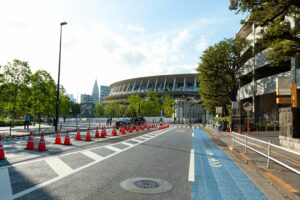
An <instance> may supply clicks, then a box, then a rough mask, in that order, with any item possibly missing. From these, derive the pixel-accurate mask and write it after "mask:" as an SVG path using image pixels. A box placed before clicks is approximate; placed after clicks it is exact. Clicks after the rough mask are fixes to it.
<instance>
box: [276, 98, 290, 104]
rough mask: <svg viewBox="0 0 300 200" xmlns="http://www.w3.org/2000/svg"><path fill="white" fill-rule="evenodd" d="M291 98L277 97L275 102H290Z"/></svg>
mask: <svg viewBox="0 0 300 200" xmlns="http://www.w3.org/2000/svg"><path fill="white" fill-rule="evenodd" d="M291 102H292V101H291V98H290V97H277V98H276V103H277V104H291Z"/></svg>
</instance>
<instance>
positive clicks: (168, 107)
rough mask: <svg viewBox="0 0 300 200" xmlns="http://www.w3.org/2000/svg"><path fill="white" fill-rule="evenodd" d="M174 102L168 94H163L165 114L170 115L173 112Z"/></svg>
mask: <svg viewBox="0 0 300 200" xmlns="http://www.w3.org/2000/svg"><path fill="white" fill-rule="evenodd" d="M174 104H175V100H174V99H172V98H171V97H170V96H169V95H164V96H163V110H164V113H165V115H166V116H168V117H171V116H172V114H173V113H174Z"/></svg>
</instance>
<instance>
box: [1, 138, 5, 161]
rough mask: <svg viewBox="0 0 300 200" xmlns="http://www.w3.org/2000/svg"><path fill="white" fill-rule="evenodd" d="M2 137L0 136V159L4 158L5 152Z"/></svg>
mask: <svg viewBox="0 0 300 200" xmlns="http://www.w3.org/2000/svg"><path fill="white" fill-rule="evenodd" d="M1 140H2V138H1V136H0V160H4V159H5V152H4V148H3V144H2V142H1Z"/></svg>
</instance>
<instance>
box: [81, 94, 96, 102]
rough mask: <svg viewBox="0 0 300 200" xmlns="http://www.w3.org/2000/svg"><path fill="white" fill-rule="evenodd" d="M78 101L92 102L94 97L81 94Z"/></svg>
mask: <svg viewBox="0 0 300 200" xmlns="http://www.w3.org/2000/svg"><path fill="white" fill-rule="evenodd" d="M80 103H94V98H93V96H92V95H89V94H81V95H80Z"/></svg>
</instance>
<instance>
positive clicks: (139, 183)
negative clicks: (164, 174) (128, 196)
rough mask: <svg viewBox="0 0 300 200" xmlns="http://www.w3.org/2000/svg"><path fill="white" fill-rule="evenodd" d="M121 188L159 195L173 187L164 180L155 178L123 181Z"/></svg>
mask: <svg viewBox="0 0 300 200" xmlns="http://www.w3.org/2000/svg"><path fill="white" fill-rule="evenodd" d="M120 185H121V187H122V188H123V189H125V190H128V191H130V192H136V193H145V194H157V193H163V192H168V191H170V190H171V189H172V185H171V184H170V183H169V182H167V181H164V180H160V179H154V178H144V177H140V178H133V179H127V180H125V181H123V182H122V183H121V184H120Z"/></svg>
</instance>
